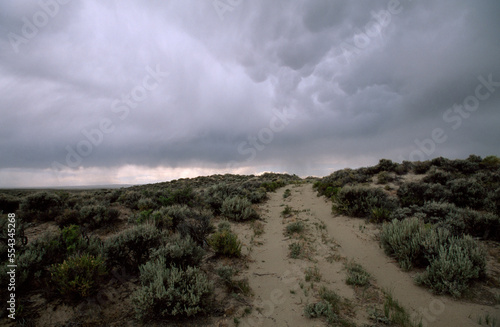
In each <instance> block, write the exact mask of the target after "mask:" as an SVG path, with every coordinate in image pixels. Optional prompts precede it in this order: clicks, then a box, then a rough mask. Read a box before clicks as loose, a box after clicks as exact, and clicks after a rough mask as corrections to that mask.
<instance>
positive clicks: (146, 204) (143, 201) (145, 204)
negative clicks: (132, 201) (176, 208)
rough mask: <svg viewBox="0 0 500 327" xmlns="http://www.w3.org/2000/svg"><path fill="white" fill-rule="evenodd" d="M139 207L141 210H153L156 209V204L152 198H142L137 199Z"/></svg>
mask: <svg viewBox="0 0 500 327" xmlns="http://www.w3.org/2000/svg"><path fill="white" fill-rule="evenodd" d="M137 208H139V210H141V211H142V210H153V209H156V204H155V203H154V202H153V200H151V199H150V198H140V199H139V201H137Z"/></svg>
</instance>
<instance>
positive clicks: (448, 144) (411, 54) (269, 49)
mask: <svg viewBox="0 0 500 327" xmlns="http://www.w3.org/2000/svg"><path fill="white" fill-rule="evenodd" d="M222 2H224V1H222ZM214 3H215V2H211V1H204V2H195V1H184V2H137V1H108V2H104V3H102V2H99V1H85V2H77V1H63V0H45V1H41V2H38V1H23V2H3V3H1V4H0V34H1V35H2V38H1V39H0V97H1V99H2V101H0V114H1V117H2V118H1V120H0V186H16V185H23V186H29V185H32V184H33V185H56V184H71V183H73V184H74V183H83V184H86V183H97V184H99V183H107V182H130V181H133V182H151V181H154V180H157V179H160V180H165V179H169V178H173V177H182V176H183V175H186V174H188V175H189V174H197V173H210V172H224V171H228V169H230V170H231V171H235V172H244V173H251V172H259V171H262V170H269V169H273V170H279V171H288V172H292V173H297V174H301V175H309V174H319V175H325V174H327V173H329V172H330V171H331V170H332V169H337V168H342V167H345V166H351V167H358V166H362V165H367V164H374V163H376V162H377V160H378V159H380V158H383V157H384V158H390V159H393V160H397V161H399V160H403V159H404V160H408V159H411V158H410V157H411V156H412V154H413V157H414V158H417V157H418V156H417V152H416V151H420V152H421V153H422V150H421V149H419V146H418V144H419V142H421V141H422V140H426V139H432V133H433V130H435V129H440V130H442V131H443V133H444V134H445V136H446V141H444V142H442V143H439V144H436V146H435V148H434V149H433V151H431V152H432V153H430V154H429V155H427V154H424V155H423V158H424V159H427V158H430V157H435V156H440V155H444V156H450V157H466V156H468V155H469V154H471V153H476V154H479V155H483V156H484V155H489V154H496V155H500V153H499V152H498V146H497V144H496V143H497V140H498V139H500V135H499V132H498V126H499V125H500V116H499V115H498V108H499V105H500V97H499V96H498V94H500V91H498V90H497V89H500V87H498V86H497V85H496V84H495V83H497V82H498V81H500V66H499V65H498V58H500V39H499V38H498V31H499V30H500V21H499V20H498V15H499V14H500V4H499V3H498V1H494V0H491V1H481V2H478V3H474V5H473V6H472V5H470V3H469V2H465V1H459V2H457V1H440V2H438V3H435V2H431V1H419V2H416V1H406V0H401V1H400V2H398V1H371V2H369V3H353V2H347V1H327V0H314V1H306V0H303V1H293V2H290V1H284V0H281V1H274V2H272V3H268V2H265V1H252V2H250V1H241V2H233V3H234V4H230V2H224V3H227V6H226V7H223V9H221V8H216V7H215V6H214ZM489 76H491V77H489ZM488 79H492V80H493V86H492V85H489V86H483V87H482V88H481V90H480V92H483V93H484V92H487V93H489V96H488V98H487V99H484V100H477V108H476V107H471V105H475V103H474V99H473V98H472V97H476V99H477V94H476V89H477V88H478V87H479V85H481V84H482V82H481V81H484V80H488ZM483 84H484V83H483ZM492 88H493V89H492ZM494 91H495V92H494ZM483 93H480V95H479V96H480V97H481V94H483ZM464 101H465V102H466V101H469V103H468V104H467V103H465V102H464ZM470 101H472V102H470ZM455 104H458V105H464V106H465V105H466V104H467V105H468V106H469V108H472V109H473V110H469V111H467V110H466V109H462V112H458V111H453V110H455V109H454V108H456V107H453V106H454V105H455ZM464 108H465V107H464ZM450 110H451V111H450ZM464 110H465V111H464ZM457 126H458V127H457ZM130 167H133V168H130ZM127 174H128V175H127ZM133 174H136V176H135V177H132V175H133ZM91 175H92V176H93V177H92V178H90V177H89V176H91ZM139 176H141V177H139ZM143 176H146V177H144V179H141V178H143Z"/></svg>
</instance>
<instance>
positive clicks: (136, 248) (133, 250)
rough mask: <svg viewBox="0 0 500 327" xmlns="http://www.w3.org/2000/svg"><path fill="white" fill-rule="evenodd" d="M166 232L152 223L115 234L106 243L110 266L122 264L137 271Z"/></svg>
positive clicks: (106, 253) (106, 254)
mask: <svg viewBox="0 0 500 327" xmlns="http://www.w3.org/2000/svg"><path fill="white" fill-rule="evenodd" d="M166 235H167V234H166V233H164V232H161V231H160V230H159V229H158V228H156V227H155V226H151V225H138V226H134V227H132V228H130V229H127V230H125V231H123V232H121V233H120V234H117V235H113V236H111V237H110V238H108V239H107V240H106V241H105V243H104V254H105V257H106V261H107V263H108V265H109V266H110V267H113V266H121V267H125V268H127V269H130V270H131V271H137V269H138V266H139V265H140V264H142V263H144V262H146V261H147V260H148V258H149V255H150V253H151V251H152V250H153V249H154V248H157V247H158V246H159V245H160V244H161V240H162V239H163V238H165V237H166Z"/></svg>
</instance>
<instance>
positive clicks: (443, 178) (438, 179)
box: [422, 170, 454, 185]
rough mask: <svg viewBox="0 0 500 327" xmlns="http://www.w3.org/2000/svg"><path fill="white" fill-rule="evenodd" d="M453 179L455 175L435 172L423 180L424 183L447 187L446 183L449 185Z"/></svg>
mask: <svg viewBox="0 0 500 327" xmlns="http://www.w3.org/2000/svg"><path fill="white" fill-rule="evenodd" d="M453 179H454V175H453V174H451V173H449V172H446V171H440V170H433V171H432V172H430V173H429V174H427V176H425V177H424V178H423V179H422V182H424V183H433V184H441V185H446V183H448V182H449V181H451V180H453Z"/></svg>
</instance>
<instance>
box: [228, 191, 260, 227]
mask: <svg viewBox="0 0 500 327" xmlns="http://www.w3.org/2000/svg"><path fill="white" fill-rule="evenodd" d="M221 215H223V216H224V217H226V218H228V219H231V220H235V221H244V220H252V219H258V218H259V215H258V214H257V212H256V211H255V209H254V208H252V203H251V202H250V201H249V200H247V199H246V198H240V197H231V198H227V199H225V200H224V202H223V203H222V207H221Z"/></svg>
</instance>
